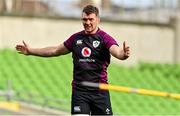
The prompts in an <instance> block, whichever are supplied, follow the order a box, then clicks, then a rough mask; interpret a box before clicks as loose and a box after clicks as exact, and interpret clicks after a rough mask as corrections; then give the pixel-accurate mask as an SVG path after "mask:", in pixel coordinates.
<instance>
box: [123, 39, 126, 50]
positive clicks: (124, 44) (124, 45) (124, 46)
mask: <svg viewBox="0 0 180 116" xmlns="http://www.w3.org/2000/svg"><path fill="white" fill-rule="evenodd" d="M125 48H126V42H125V41H124V42H123V50H124V52H125Z"/></svg>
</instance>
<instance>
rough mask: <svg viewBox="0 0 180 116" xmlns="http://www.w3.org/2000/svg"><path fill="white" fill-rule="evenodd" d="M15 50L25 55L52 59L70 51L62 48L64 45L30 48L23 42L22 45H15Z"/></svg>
mask: <svg viewBox="0 0 180 116" xmlns="http://www.w3.org/2000/svg"><path fill="white" fill-rule="evenodd" d="M16 50H17V51H19V52H20V53H22V54H25V55H35V56H41V57H53V56H59V55H65V54H67V53H69V52H70V51H69V50H68V49H67V48H66V47H65V46H64V44H60V45H58V46H51V47H45V48H31V47H29V45H27V44H26V43H25V42H24V41H23V45H17V46H16Z"/></svg>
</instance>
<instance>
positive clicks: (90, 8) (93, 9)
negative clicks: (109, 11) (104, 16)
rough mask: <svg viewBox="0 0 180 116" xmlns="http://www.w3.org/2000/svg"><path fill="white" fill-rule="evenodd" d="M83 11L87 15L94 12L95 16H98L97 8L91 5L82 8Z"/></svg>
mask: <svg viewBox="0 0 180 116" xmlns="http://www.w3.org/2000/svg"><path fill="white" fill-rule="evenodd" d="M82 12H84V13H86V14H87V15H89V14H92V13H94V14H95V15H96V16H99V9H98V8H97V7H95V6H93V5H87V6H85V7H84V8H83V11H82Z"/></svg>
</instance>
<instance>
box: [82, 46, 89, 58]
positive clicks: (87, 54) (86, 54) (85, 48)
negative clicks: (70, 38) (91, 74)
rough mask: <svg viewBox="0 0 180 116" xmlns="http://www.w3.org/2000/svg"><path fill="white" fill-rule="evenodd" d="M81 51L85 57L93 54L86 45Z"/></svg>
mask: <svg viewBox="0 0 180 116" xmlns="http://www.w3.org/2000/svg"><path fill="white" fill-rule="evenodd" d="M81 53H82V55H83V56H84V57H89V56H90V55H91V49H90V48H88V47H84V48H83V49H82V51H81Z"/></svg>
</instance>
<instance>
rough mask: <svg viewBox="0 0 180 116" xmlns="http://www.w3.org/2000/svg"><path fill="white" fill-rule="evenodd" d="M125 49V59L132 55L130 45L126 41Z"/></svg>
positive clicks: (124, 43)
mask: <svg viewBox="0 0 180 116" xmlns="http://www.w3.org/2000/svg"><path fill="white" fill-rule="evenodd" d="M123 51H124V59H127V58H128V57H129V56H130V47H129V46H126V42H125V41H124V42H123Z"/></svg>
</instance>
